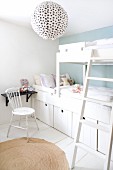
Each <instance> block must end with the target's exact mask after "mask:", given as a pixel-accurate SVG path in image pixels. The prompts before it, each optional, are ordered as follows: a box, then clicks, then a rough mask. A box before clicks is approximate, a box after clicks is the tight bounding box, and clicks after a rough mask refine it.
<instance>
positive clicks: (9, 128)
mask: <svg viewBox="0 0 113 170" xmlns="http://www.w3.org/2000/svg"><path fill="white" fill-rule="evenodd" d="M13 116H14V115H13V114H12V116H11V120H10V124H9V128H8V131H7V138H8V136H9V131H10V129H11V125H12V120H13Z"/></svg>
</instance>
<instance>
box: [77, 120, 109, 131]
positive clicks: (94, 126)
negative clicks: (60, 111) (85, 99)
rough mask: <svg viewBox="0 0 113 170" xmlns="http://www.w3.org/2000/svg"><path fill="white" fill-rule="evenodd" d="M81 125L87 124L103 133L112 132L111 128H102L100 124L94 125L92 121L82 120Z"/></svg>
mask: <svg viewBox="0 0 113 170" xmlns="http://www.w3.org/2000/svg"><path fill="white" fill-rule="evenodd" d="M80 123H83V124H86V125H88V126H91V127H93V128H96V129H99V130H102V131H105V132H109V131H110V127H109V125H108V127H106V126H101V125H99V124H96V123H93V122H91V121H88V120H85V119H81V120H80Z"/></svg>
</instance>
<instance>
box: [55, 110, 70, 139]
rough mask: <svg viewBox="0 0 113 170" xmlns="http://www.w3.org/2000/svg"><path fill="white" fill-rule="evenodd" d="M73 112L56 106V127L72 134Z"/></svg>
mask: <svg viewBox="0 0 113 170" xmlns="http://www.w3.org/2000/svg"><path fill="white" fill-rule="evenodd" d="M71 121H72V112H70V111H67V110H64V109H61V108H59V107H54V128H56V129H57V130H59V131H61V132H63V133H65V134H67V135H68V136H71V126H72V125H71Z"/></svg>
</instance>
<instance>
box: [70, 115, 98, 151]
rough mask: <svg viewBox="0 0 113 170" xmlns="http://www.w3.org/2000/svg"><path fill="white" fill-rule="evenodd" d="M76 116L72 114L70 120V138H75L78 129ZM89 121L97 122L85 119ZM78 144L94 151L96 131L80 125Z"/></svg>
mask: <svg viewBox="0 0 113 170" xmlns="http://www.w3.org/2000/svg"><path fill="white" fill-rule="evenodd" d="M78 118H79V117H78V114H76V113H73V120H72V138H76V135H77V127H78V123H79V122H78ZM86 119H87V120H89V121H92V122H95V123H96V122H97V121H96V120H92V119H89V118H86ZM80 142H82V143H84V144H86V145H88V146H89V147H91V148H93V149H96V148H97V130H96V129H94V128H91V127H89V126H87V125H82V129H81V134H80Z"/></svg>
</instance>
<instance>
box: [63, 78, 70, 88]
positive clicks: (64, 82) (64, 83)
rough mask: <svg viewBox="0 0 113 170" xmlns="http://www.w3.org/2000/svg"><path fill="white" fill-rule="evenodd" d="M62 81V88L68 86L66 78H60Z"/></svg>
mask: <svg viewBox="0 0 113 170" xmlns="http://www.w3.org/2000/svg"><path fill="white" fill-rule="evenodd" d="M62 81H63V86H68V85H70V84H69V82H68V79H67V78H62Z"/></svg>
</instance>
